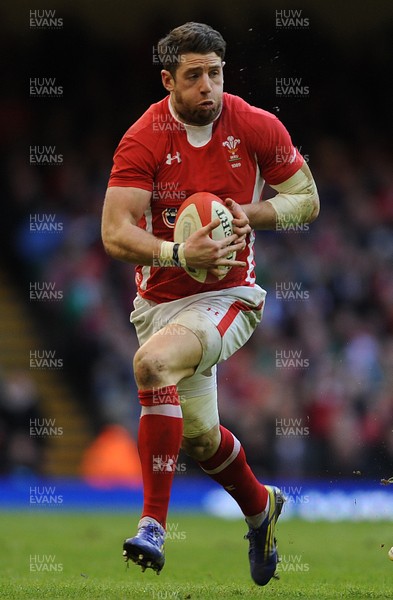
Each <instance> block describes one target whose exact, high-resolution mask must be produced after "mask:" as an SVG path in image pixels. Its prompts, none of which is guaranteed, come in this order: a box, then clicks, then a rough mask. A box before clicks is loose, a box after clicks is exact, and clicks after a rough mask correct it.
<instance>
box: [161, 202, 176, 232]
mask: <svg viewBox="0 0 393 600" xmlns="http://www.w3.org/2000/svg"><path fill="white" fill-rule="evenodd" d="M161 214H162V220H163V221H164V223H165V225H166V226H167V227H170V228H171V229H173V228H174V226H175V219H176V215H177V208H174V207H172V208H166V209H165V210H163V211H162V213H161Z"/></svg>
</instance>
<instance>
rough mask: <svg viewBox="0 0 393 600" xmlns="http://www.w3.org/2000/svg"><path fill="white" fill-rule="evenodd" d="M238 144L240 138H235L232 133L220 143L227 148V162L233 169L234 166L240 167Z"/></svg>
mask: <svg viewBox="0 0 393 600" xmlns="http://www.w3.org/2000/svg"><path fill="white" fill-rule="evenodd" d="M239 144H240V139H239V138H235V137H234V136H233V135H228V137H227V139H226V140H225V142H223V143H222V145H223V146H224V147H225V148H226V149H227V151H228V154H229V162H230V163H231V166H232V168H233V169H235V168H236V167H241V160H242V159H241V156H239V154H238V145H239Z"/></svg>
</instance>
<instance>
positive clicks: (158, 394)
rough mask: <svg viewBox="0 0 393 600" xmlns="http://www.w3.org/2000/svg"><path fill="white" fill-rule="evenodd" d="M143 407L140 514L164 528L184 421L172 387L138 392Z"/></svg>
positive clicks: (140, 449)
mask: <svg viewBox="0 0 393 600" xmlns="http://www.w3.org/2000/svg"><path fill="white" fill-rule="evenodd" d="M138 397H139V402H140V403H141V404H142V413H141V419H140V422H139V432H138V450H139V457H140V460H141V466H142V479H143V496H144V503H143V512H142V517H152V518H153V519H156V520H157V521H158V522H159V523H161V525H162V526H163V527H165V525H166V517H167V513H168V506H169V499H170V494H171V487H172V481H173V476H174V474H175V467H176V461H177V458H178V454H179V449H180V444H181V439H182V433H183V419H182V411H181V408H180V402H179V396H178V393H177V388H176V386H175V385H169V386H166V387H161V388H154V389H152V390H143V391H141V390H140V391H139V392H138Z"/></svg>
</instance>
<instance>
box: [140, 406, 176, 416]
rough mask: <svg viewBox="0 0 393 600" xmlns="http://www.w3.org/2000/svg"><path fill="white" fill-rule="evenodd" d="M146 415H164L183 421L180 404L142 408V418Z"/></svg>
mask: <svg viewBox="0 0 393 600" xmlns="http://www.w3.org/2000/svg"><path fill="white" fill-rule="evenodd" d="M145 415H164V416H165V417H176V418H178V419H181V418H182V417H183V413H182V411H181V406H180V404H159V405H158V406H142V410H141V418H142V417H144V416H145Z"/></svg>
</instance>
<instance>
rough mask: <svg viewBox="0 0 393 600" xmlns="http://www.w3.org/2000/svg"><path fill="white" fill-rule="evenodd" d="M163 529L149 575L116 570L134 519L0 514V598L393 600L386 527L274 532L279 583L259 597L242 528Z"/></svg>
mask: <svg viewBox="0 0 393 600" xmlns="http://www.w3.org/2000/svg"><path fill="white" fill-rule="evenodd" d="M169 523H170V529H171V533H170V537H171V538H172V539H169V540H168V541H167V544H166V557H167V562H166V565H165V568H164V570H163V571H162V573H161V575H160V576H157V575H156V574H155V573H153V572H152V571H151V570H150V569H149V570H147V571H146V572H145V573H144V574H142V573H141V571H140V568H138V567H136V566H135V565H130V567H129V568H127V567H126V565H125V564H124V563H123V562H122V557H121V542H122V540H123V538H124V537H125V536H126V535H131V534H132V533H133V532H134V528H135V524H136V516H133V517H131V518H130V517H129V516H127V515H125V514H108V513H106V514H100V513H93V514H83V515H81V514H72V513H61V512H57V513H52V514H48V513H34V514H32V513H30V514H28V513H2V514H0V532H1V544H0V566H1V569H0V598H2V599H6V600H11V599H17V600H19V599H28V600H44V599H50V600H56V599H58V598H59V599H60V598H73V599H77V600H83V599H85V598H89V599H92V600H93V599H94V600H96V599H103V600H112V599H113V600H123V599H124V600H125V599H135V600H139V599H141V600H142V599H149V600H160V599H161V600H164V599H165V600H168V599H173V600H185V599H190V600H199V599H206V600H214V599H215V598H221V599H225V600H227V599H233V598H236V599H238V600H239V599H242V598H251V599H253V598H279V599H287V600H294V599H296V598H307V599H310V600H323V599H325V598H329V599H336V598H352V599H353V600H357V599H359V598H393V562H392V561H389V559H388V557H387V551H388V549H389V548H390V546H392V545H393V524H392V523H369V522H365V523H364V522H362V523H305V522H302V521H297V520H293V521H283V522H282V523H279V526H278V537H279V548H280V554H281V555H282V556H283V559H284V560H283V562H282V563H281V570H282V572H281V577H280V580H279V581H275V580H274V581H271V582H270V583H269V585H268V586H266V587H263V588H259V587H257V586H255V585H254V584H253V583H252V581H251V579H250V577H249V571H248V562H247V544H248V543H247V542H246V541H245V540H244V539H243V534H244V533H245V527H244V523H243V522H242V521H228V522H227V521H223V520H219V519H215V518H210V517H206V516H199V515H196V516H188V515H187V516H185V515H178V514H177V515H173V514H172V515H171V518H170V521H169ZM382 545H384V546H383V547H382ZM34 561H35V562H34ZM32 565H45V566H42V567H41V566H38V567H35V566H33V567H32ZM38 569H40V570H38Z"/></svg>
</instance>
